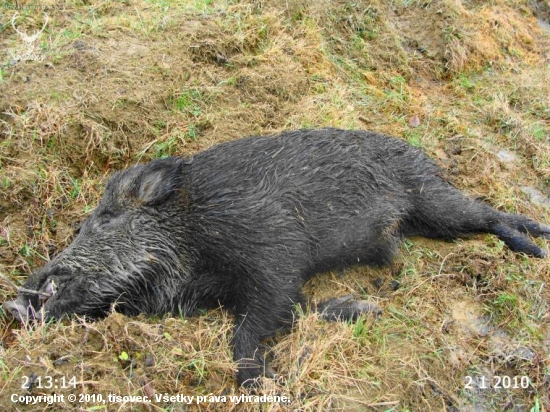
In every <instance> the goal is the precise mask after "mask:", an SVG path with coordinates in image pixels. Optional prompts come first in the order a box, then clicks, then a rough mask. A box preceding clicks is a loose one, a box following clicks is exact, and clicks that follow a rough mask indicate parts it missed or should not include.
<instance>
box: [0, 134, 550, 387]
mask: <svg viewBox="0 0 550 412" xmlns="http://www.w3.org/2000/svg"><path fill="white" fill-rule="evenodd" d="M441 176H442V171H441V170H440V169H439V168H438V167H437V166H436V165H435V163H434V162H433V161H432V160H430V159H429V158H427V157H426V156H425V155H424V154H423V153H422V151H421V150H419V149H417V148H414V147H411V146H410V145H408V144H407V143H405V142H404V141H402V140H399V139H396V138H391V137H388V136H383V135H380V134H376V133H371V132H366V131H344V130H337V129H322V130H300V131H294V132H287V133H283V134H280V135H278V136H268V137H250V138H245V139H241V140H238V141H234V142H230V143H225V144H221V145H218V146H216V147H213V148H211V149H209V150H206V151H204V152H202V153H199V154H197V155H196V156H194V157H192V158H180V157H172V158H167V159H161V160H155V161H153V162H151V163H148V164H145V165H138V166H134V167H132V168H129V169H127V170H125V171H122V172H119V173H117V174H115V175H114V176H112V177H111V179H110V180H109V182H108V184H107V187H106V189H105V194H104V196H103V199H102V200H101V202H100V204H99V205H98V207H97V208H96V209H95V211H94V212H93V213H92V214H91V216H90V217H89V218H88V219H87V220H86V221H85V222H84V223H83V225H82V227H81V230H80V232H79V234H78V235H77V237H76V238H75V240H74V241H73V243H72V244H71V245H70V246H69V247H68V248H67V249H66V250H64V251H63V252H61V253H60V254H59V255H57V256H56V257H55V258H53V259H52V260H51V261H50V262H49V263H48V264H46V266H45V267H43V268H42V269H39V270H38V271H36V272H35V273H34V274H32V275H31V276H30V277H29V279H28V280H27V282H26V284H25V286H24V288H25V290H22V291H20V294H19V296H18V298H17V299H16V300H15V301H12V302H7V303H6V308H7V309H8V310H10V311H11V312H12V313H14V315H15V316H16V317H18V318H19V319H20V320H23V321H26V320H27V319H28V318H29V317H40V316H42V315H41V313H44V314H45V316H47V317H54V318H60V317H62V316H64V315H66V314H79V315H87V316H90V317H101V316H104V315H106V314H107V313H108V312H109V310H110V309H111V307H112V305H114V306H115V309H116V310H117V311H120V312H122V313H125V314H128V315H134V314H138V313H147V314H162V313H167V312H172V313H183V314H184V315H192V314H193V313H195V312H196V310H197V309H199V308H210V307H213V306H217V305H219V304H221V305H223V306H224V307H226V308H227V309H229V310H231V311H232V312H233V313H234V315H235V320H236V324H235V330H234V338H233V345H234V358H235V360H236V361H237V362H238V367H239V371H238V375H237V380H238V382H239V384H243V383H245V384H250V383H252V382H253V381H254V379H255V378H256V377H258V376H260V375H262V374H264V373H266V372H267V373H268V374H269V370H266V368H265V366H264V365H265V362H264V360H263V359H262V357H261V356H260V355H259V354H258V351H257V349H258V346H259V344H260V341H261V340H262V339H264V338H266V337H268V336H272V335H273V334H274V333H275V332H276V331H279V330H284V329H288V328H289V327H290V326H291V324H292V319H293V308H294V307H295V305H297V304H300V303H302V302H303V297H302V293H301V287H302V285H303V283H304V282H305V281H306V280H307V279H308V278H309V277H311V276H312V275H314V274H315V273H318V272H322V271H326V270H333V269H343V268H346V267H348V266H350V265H355V264H367V265H385V264H388V263H389V262H390V261H391V258H392V256H393V255H394V253H395V251H396V248H397V245H398V243H399V241H400V240H401V239H402V238H403V237H407V236H411V235H421V236H426V237H431V238H440V239H453V238H457V237H461V236H466V235H468V234H472V233H481V232H486V233H493V234H495V235H497V236H499V237H500V238H501V239H502V240H503V241H504V242H505V243H506V244H507V245H508V246H509V247H510V248H511V249H513V250H514V251H517V252H524V253H526V254H529V255H533V256H537V257H543V256H545V252H544V251H543V250H542V249H540V248H539V247H538V246H537V245H536V244H535V243H533V242H532V240H531V239H530V238H529V237H528V236H527V235H532V236H544V237H546V238H548V237H549V236H550V228H548V227H547V226H544V225H541V224H539V223H537V222H535V221H533V220H531V219H529V218H527V217H524V216H521V215H510V214H506V213H501V212H498V211H496V210H494V209H493V208H491V207H490V206H488V205H486V204H484V203H481V202H479V201H476V200H473V199H469V198H467V197H465V196H464V195H463V194H462V193H460V192H459V191H458V190H457V189H455V188H454V187H453V186H451V185H450V184H449V183H448V182H447V181H445V180H444V179H443V178H442V177H441ZM32 291H36V292H37V293H32ZM41 309H43V311H41ZM318 310H319V311H320V312H322V313H323V314H324V315H325V317H326V318H327V319H336V318H339V317H345V318H354V317H356V316H357V314H358V313H361V312H363V311H372V310H373V308H372V307H371V306H370V305H368V304H365V303H357V302H355V301H352V300H348V299H347V298H340V299H332V300H331V301H328V302H324V303H322V304H320V305H319V307H318ZM374 310H375V309H374Z"/></svg>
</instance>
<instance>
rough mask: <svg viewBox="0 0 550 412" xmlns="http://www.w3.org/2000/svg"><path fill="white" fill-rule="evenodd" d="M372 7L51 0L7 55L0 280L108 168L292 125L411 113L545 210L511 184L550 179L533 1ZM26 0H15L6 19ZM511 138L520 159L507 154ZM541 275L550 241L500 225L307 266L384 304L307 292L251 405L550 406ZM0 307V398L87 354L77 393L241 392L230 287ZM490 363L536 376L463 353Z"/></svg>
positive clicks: (456, 152)
mask: <svg viewBox="0 0 550 412" xmlns="http://www.w3.org/2000/svg"><path fill="white" fill-rule="evenodd" d="M10 4H12V6H13V3H10ZM48 4H49V3H48ZM363 6H364V5H362V4H361V3H357V2H349V1H344V0H337V1H331V2H301V1H294V0H291V1H285V2H280V1H274V2H263V3H261V4H260V3H258V2H254V1H247V0H243V1H226V0H219V1H218V0H190V1H176V0H159V1H153V0H151V1H137V2H131V3H129V2H110V3H109V2H99V1H94V0H92V1H89V2H85V3H83V2H65V3H64V4H63V7H62V10H57V11H56V10H55V9H52V10H48V13H49V14H48V15H49V16H50V21H49V23H48V26H47V28H46V30H45V32H44V33H43V35H42V36H41V37H40V39H39V42H38V43H37V45H36V50H39V51H40V53H41V55H43V56H45V60H44V61H42V62H38V61H30V60H29V61H21V62H12V61H11V58H10V55H9V54H7V53H4V55H2V56H1V57H0V62H2V63H3V64H1V65H0V89H1V90H2V93H3V95H5V96H7V97H8V98H7V99H3V100H2V102H0V174H1V177H0V186H1V187H2V191H1V192H2V193H0V274H1V275H2V277H0V301H3V300H7V299H11V298H13V296H14V295H15V287H14V285H13V284H12V283H14V284H16V285H20V284H22V283H23V281H24V279H25V277H26V276H27V275H28V274H29V273H31V271H32V270H34V269H36V268H38V267H40V266H41V265H43V264H44V263H45V262H46V261H48V260H49V259H51V258H52V257H53V256H54V254H55V253H57V252H59V251H60V250H62V249H63V248H64V247H66V246H67V245H68V244H69V243H70V240H71V238H72V236H73V233H74V230H75V228H76V226H77V224H78V222H80V221H82V219H84V218H85V217H86V215H87V214H88V213H89V212H90V211H91V210H92V209H93V207H95V205H97V203H98V201H99V198H100V196H101V193H102V191H103V187H104V181H105V179H106V177H107V176H108V175H110V174H112V173H113V172H114V171H116V170H120V169H123V168H125V167H127V166H129V165H132V164H134V163H136V162H137V161H140V162H143V161H147V160H150V159H153V158H157V157H165V156H171V155H192V154H194V153H197V152H199V151H201V150H204V149H206V148H208V147H210V146H212V145H214V144H217V143H220V142H223V141H228V140H234V139H237V138H239V137H243V136H246V135H251V134H259V133H272V132H278V131H281V130H285V129H293V128H300V127H323V126H337V127H345V128H363V129H370V130H374V131H378V132H383V133H387V134H392V135H397V136H400V137H402V138H403V139H406V140H407V141H408V142H409V143H411V144H413V145H415V146H418V147H421V148H423V150H425V151H426V152H428V153H429V154H430V155H432V156H433V157H434V158H435V159H436V161H437V162H438V163H439V164H440V165H441V166H442V167H443V168H444V169H445V170H446V171H447V172H448V174H449V177H450V179H451V180H452V182H453V183H454V184H455V185H456V186H458V187H459V188H460V189H462V190H465V191H466V192H468V193H470V194H471V195H472V196H478V197H483V198H485V199H486V200H487V201H488V202H489V203H491V204H492V205H494V206H496V207H498V208H499V209H501V210H508V211H514V212H520V213H525V214H527V215H529V216H532V217H533V218H536V219H537V220H539V221H544V222H547V223H548V222H549V221H550V212H549V211H548V209H547V208H545V207H543V206H541V205H537V204H534V203H532V202H531V201H530V200H529V197H528V195H526V194H525V193H523V192H522V191H521V189H520V188H521V187H522V186H532V187H535V188H537V189H538V190H539V191H541V192H542V193H547V186H548V182H550V146H549V144H548V139H547V136H548V132H549V131H550V128H549V126H548V122H549V120H550V98H549V96H550V90H549V87H550V86H549V85H550V82H549V81H548V80H549V75H550V72H549V71H548V66H547V62H546V60H545V56H546V54H547V53H548V44H549V42H548V35H547V34H543V33H542V32H541V31H540V30H539V28H538V26H537V23H536V19H535V17H534V15H533V10H532V8H531V7H532V2H528V1H527V0H525V1H524V0H518V1H515V2H507V1H504V0H495V1H492V2H488V3H483V4H481V2H469V3H466V2H449V1H445V2H434V1H412V0H407V1H377V2H371V3H370V4H369V5H368V6H365V7H363ZM12 10H13V9H11V8H9V7H4V8H0V14H1V15H2V17H3V20H4V21H10V19H11V16H12ZM71 13H72V14H71ZM22 15H23V16H24V18H21V19H19V20H18V23H19V22H20V24H21V27H22V28H24V29H26V30H27V31H29V32H32V30H33V29H36V28H38V27H39V25H40V22H41V21H42V20H41V19H42V18H43V17H42V14H41V12H39V11H37V10H33V9H30V8H28V9H26V10H25V11H24V13H23V12H22ZM71 15H73V16H74V18H71V17H70V16H71ZM546 17H548V16H546ZM0 31H1V32H2V37H1V38H0V46H1V47H0V49H1V50H7V51H10V52H12V54H13V53H18V52H21V51H22V50H23V49H22V48H23V46H24V45H23V44H22V43H21V39H20V37H19V35H17V33H15V32H13V30H12V29H11V27H10V25H9V24H8V25H7V26H6V25H4V26H3V27H2V28H0ZM415 116H417V117H418V119H419V120H420V124H419V125H416V124H415V122H411V119H413V118H414V117H415ZM502 149H506V150H508V151H512V152H513V153H514V154H516V155H517V160H516V161H515V162H512V163H505V162H502V161H500V160H499V159H498V157H497V153H498V152H499V151H500V150H502ZM540 244H541V246H545V243H544V241H541V243H540ZM6 278H7V279H10V281H6V280H5V279H6ZM10 282H11V283H10ZM548 282H550V272H549V269H548V262H547V261H544V260H535V259H528V258H525V257H523V256H518V255H515V254H513V253H512V252H510V251H509V250H508V249H507V248H506V247H505V246H504V245H503V244H502V242H500V241H498V240H497V239H496V238H495V237H494V236H483V235H481V236H474V237H472V238H471V239H466V240H461V241H458V242H452V243H446V242H436V241H430V240H425V239H418V238H415V239H411V240H407V241H405V242H404V243H403V245H402V246H401V254H400V256H399V257H398V258H397V259H396V261H395V263H394V265H393V267H391V268H382V269H373V268H352V269H350V270H347V271H346V272H345V273H344V274H336V273H329V274H324V275H322V276H320V277H317V278H315V279H313V280H312V281H310V282H309V283H308V285H307V286H306V292H307V294H308V296H309V297H310V299H311V300H312V301H317V302H319V301H322V300H324V299H327V298H330V297H334V296H344V295H348V294H353V295H354V296H357V297H361V298H363V299H373V300H376V303H377V304H378V305H379V306H381V307H382V308H383V309H384V313H383V314H382V316H380V317H378V318H377V319H373V318H371V317H368V316H366V317H364V318H361V319H359V320H358V321H356V322H354V323H349V324H348V323H327V322H324V321H322V320H320V319H318V317H317V315H316V314H315V313H312V312H311V311H307V310H306V311H305V312H304V313H300V315H299V316H298V317H297V322H296V327H295V329H294V330H293V331H292V332H291V333H288V334H284V335H281V336H279V337H277V338H276V339H272V340H271V341H270V342H268V343H269V345H270V346H271V347H272V348H273V353H272V357H273V361H272V363H271V366H272V367H273V369H274V370H275V371H276V372H277V374H278V376H277V377H278V379H277V380H275V381H273V380H267V379H266V380H265V381H264V388H263V393H266V394H286V395H288V396H290V398H291V402H290V404H289V405H278V404H274V403H273V404H263V405H262V404H253V403H251V404H244V405H240V408H241V409H243V410H251V411H252V410H265V411H278V410H285V409H290V410H303V411H308V410H312V411H313V410H376V411H390V410H391V411H408V410H410V411H413V410H442V408H443V407H444V408H448V409H461V408H462V409H464V410H468V409H472V408H474V407H479V408H483V409H485V410H502V409H504V408H505V407H509V408H512V407H517V408H520V407H524V406H525V405H526V406H525V407H526V408H531V410H533V411H535V410H541V411H542V410H547V409H548V408H550V399H549V394H548V393H547V391H546V390H545V385H546V380H547V375H548V373H549V370H550V363H549V362H550V361H549V359H548V351H547V342H546V340H545V339H546V338H545V337H546V336H548V333H549V330H550V329H549V328H550V325H549V322H548V316H547V315H546V314H547V313H548V305H549V303H548V302H550V294H549V292H548V288H546V287H545V285H547V284H548ZM0 325H1V328H0V329H1V332H0V335H1V337H2V348H3V352H2V354H1V355H0V369H1V371H0V376H1V379H0V381H1V382H0V404H2V405H8V408H12V409H11V410H15V408H16V407H18V406H17V405H14V404H12V403H11V400H10V399H9V396H10V394H12V393H20V386H21V382H22V377H23V376H30V374H31V373H35V374H41V375H53V376H56V377H61V376H65V377H67V378H70V377H72V376H76V381H77V389H76V392H77V393H83V394H104V395H106V394H108V393H116V394H119V395H143V394H145V393H151V391H153V392H154V393H157V394H165V393H166V394H169V395H176V394H180V393H181V394H185V395H207V394H209V393H212V394H214V395H217V396H220V395H222V394H239V393H240V390H239V389H237V388H236V387H235V386H234V383H235V379H234V372H235V364H234V363H233V362H232V359H231V346H230V339H231V330H232V319H230V318H229V317H228V316H227V314H226V313H225V312H223V311H221V310H216V311H209V312H207V313H202V314H200V315H199V316H197V317H194V318H188V319H181V318H172V317H169V316H166V317H162V318H145V317H136V318H126V317H123V316H121V315H118V314H112V315H111V316H109V317H108V318H106V319H104V320H101V321H99V322H94V323H92V322H88V321H85V320H80V321H72V322H68V321H67V322H64V323H56V324H49V325H48V324H44V325H38V326H37V327H36V328H25V327H21V326H19V325H16V324H15V323H13V322H12V320H11V318H9V317H8V316H7V315H6V314H4V313H3V312H2V313H0ZM517 348H522V349H521V350H520V351H518V350H517ZM123 354H126V355H123ZM529 354H534V356H530V355H529ZM121 356H122V358H124V359H122V358H121ZM487 365H491V366H490V367H491V373H492V374H493V375H501V376H504V375H506V376H528V377H529V379H530V380H531V382H532V386H531V388H530V389H529V390H502V391H496V390H485V391H470V390H467V389H465V377H466V376H468V375H470V376H471V375H476V376H488V375H487ZM66 393H68V392H66ZM445 405H446V406H445ZM181 406H182V405H180V404H177V403H174V402H161V403H160V404H153V405H152V406H151V408H152V409H154V410H157V409H158V410H179V409H180V408H181ZM56 407H59V408H61V409H65V410H71V409H72V408H73V405H70V404H65V405H61V404H60V405H56ZM79 407H82V408H84V409H87V410H98V409H99V410H102V409H101V408H104V407H105V405H102V404H99V403H97V402H93V401H87V402H85V403H84V404H82V405H79ZM109 408H117V409H120V410H145V409H146V407H145V406H144V405H140V404H125V405H122V404H110V405H108V406H107V409H109ZM188 408H189V410H201V409H212V410H224V408H226V409H227V408H229V406H228V405H223V404H221V403H212V404H208V403H204V404H202V405H189V407H188Z"/></svg>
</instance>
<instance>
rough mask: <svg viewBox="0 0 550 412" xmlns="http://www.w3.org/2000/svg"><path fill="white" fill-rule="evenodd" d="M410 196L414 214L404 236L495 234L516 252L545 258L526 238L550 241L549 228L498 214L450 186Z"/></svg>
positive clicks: (521, 218) (512, 215)
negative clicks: (539, 238)
mask: <svg viewBox="0 0 550 412" xmlns="http://www.w3.org/2000/svg"><path fill="white" fill-rule="evenodd" d="M423 189H424V192H423V193H419V194H417V195H416V197H414V196H413V199H412V202H413V205H414V209H413V212H412V213H410V214H409V216H408V217H407V218H405V219H404V222H403V226H402V231H403V235H404V236H417V235H418V236H425V237H429V238H439V239H455V238H458V237H463V236H467V235H470V234H474V233H492V234H494V235H497V236H498V237H499V238H500V239H501V240H502V241H503V242H504V243H506V245H507V246H508V247H509V248H510V249H512V250H513V251H515V252H522V253H525V254H527V255H532V256H535V257H545V256H546V252H545V251H544V250H542V249H541V248H540V247H538V246H537V245H536V244H535V243H534V242H533V241H532V240H531V239H530V238H529V237H528V236H527V235H531V236H535V237H545V238H547V239H548V238H550V228H549V227H548V226H545V225H542V224H540V223H538V222H535V221H534V220H531V219H529V218H527V217H525V216H522V215H514V214H508V213H502V212H499V211H497V210H495V209H493V208H492V207H490V206H488V205H486V204H485V203H482V202H480V201H477V200H474V199H469V198H467V197H465V196H464V195H462V193H460V192H459V191H458V190H457V189H455V188H454V187H452V186H450V185H445V186H443V185H439V186H437V187H435V188H434V189H432V190H430V188H429V186H428V187H425V188H423Z"/></svg>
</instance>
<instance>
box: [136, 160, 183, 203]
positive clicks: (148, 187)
mask: <svg viewBox="0 0 550 412" xmlns="http://www.w3.org/2000/svg"><path fill="white" fill-rule="evenodd" d="M168 160H169V159H163V160H161V161H153V162H152V163H149V164H148V165H147V166H145V167H144V168H143V171H142V173H141V175H140V176H139V177H138V179H137V181H136V183H137V187H136V189H137V190H136V192H135V194H136V196H137V198H138V199H139V202H140V203H142V204H145V205H150V206H155V205H159V204H161V203H163V202H165V201H166V200H168V198H169V197H170V196H172V195H173V194H174V192H175V188H176V183H177V178H178V175H179V172H180V164H181V163H180V162H179V161H175V162H174V160H173V159H171V160H172V161H171V162H167V161H168Z"/></svg>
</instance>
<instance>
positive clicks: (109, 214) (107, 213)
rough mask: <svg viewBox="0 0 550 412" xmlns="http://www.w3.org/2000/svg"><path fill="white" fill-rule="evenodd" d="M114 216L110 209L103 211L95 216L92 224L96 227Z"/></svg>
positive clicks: (109, 220)
mask: <svg viewBox="0 0 550 412" xmlns="http://www.w3.org/2000/svg"><path fill="white" fill-rule="evenodd" d="M115 217H116V215H115V214H114V213H112V212H110V211H103V212H101V213H99V214H98V215H97V216H96V217H95V219H94V221H93V226H94V227H98V226H103V225H106V224H109V223H110V222H111V221H112V220H113V219H114V218H115Z"/></svg>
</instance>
